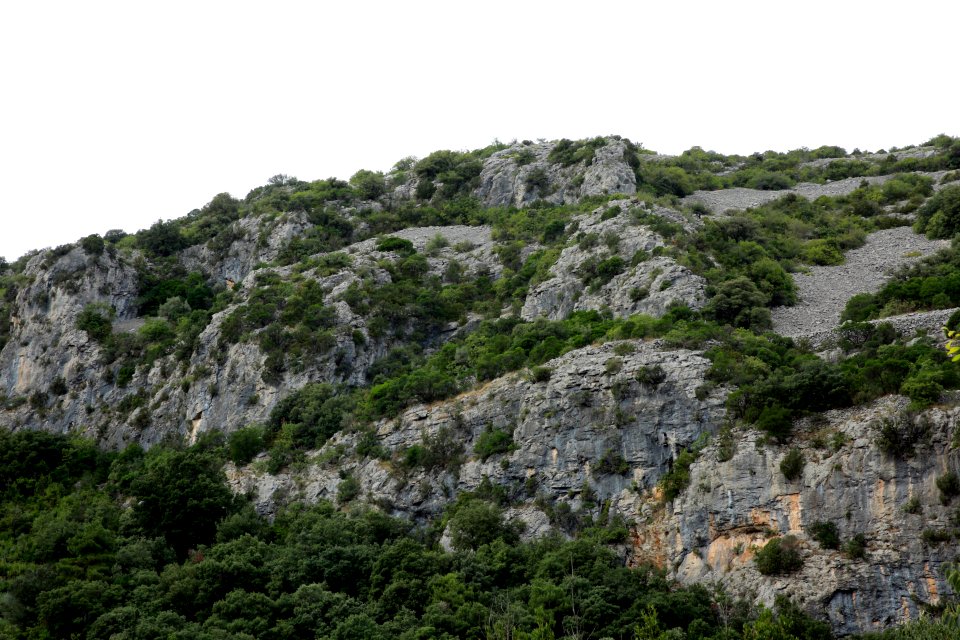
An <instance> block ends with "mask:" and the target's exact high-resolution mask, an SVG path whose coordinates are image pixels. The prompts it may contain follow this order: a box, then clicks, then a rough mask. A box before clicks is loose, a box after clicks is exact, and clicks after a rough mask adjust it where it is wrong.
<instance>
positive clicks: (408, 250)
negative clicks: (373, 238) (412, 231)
mask: <svg viewBox="0 0 960 640" xmlns="http://www.w3.org/2000/svg"><path fill="white" fill-rule="evenodd" d="M377 251H384V252H386V251H393V252H395V253H398V254H400V255H403V256H407V255H411V254H413V253H416V249H414V248H413V243H412V242H410V241H409V240H406V239H404V238H397V237H396V236H387V237H386V238H382V239H380V240H379V241H378V242H377Z"/></svg>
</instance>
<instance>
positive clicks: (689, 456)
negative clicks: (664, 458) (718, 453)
mask: <svg viewBox="0 0 960 640" xmlns="http://www.w3.org/2000/svg"><path fill="white" fill-rule="evenodd" d="M699 453H700V452H699V448H698V447H696V446H694V447H692V448H690V449H684V450H683V451H681V452H680V455H678V456H677V459H676V460H674V462H673V467H671V469H670V470H669V471H668V472H667V473H665V474H663V476H662V477H661V478H660V482H659V485H660V488H661V489H662V490H663V500H664V501H665V502H670V501H672V500H675V499H676V498H677V496H679V495H680V494H681V493H682V492H683V490H684V489H686V488H687V487H688V486H689V485H690V467H691V465H693V463H694V462H695V461H696V460H697V456H698V455H699Z"/></svg>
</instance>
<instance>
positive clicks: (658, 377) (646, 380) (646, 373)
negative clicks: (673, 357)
mask: <svg viewBox="0 0 960 640" xmlns="http://www.w3.org/2000/svg"><path fill="white" fill-rule="evenodd" d="M666 379H667V372H666V371H664V370H663V367H661V366H660V365H659V364H654V365H641V366H640V367H639V368H638V369H637V374H636V380H637V382H639V383H640V384H647V385H650V386H653V387H655V386H657V385H659V384H661V383H663V381H664V380H666Z"/></svg>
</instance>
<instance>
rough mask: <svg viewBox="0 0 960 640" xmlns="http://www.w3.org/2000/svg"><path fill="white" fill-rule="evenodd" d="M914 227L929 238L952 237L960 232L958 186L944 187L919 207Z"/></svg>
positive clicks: (959, 196)
mask: <svg viewBox="0 0 960 640" xmlns="http://www.w3.org/2000/svg"><path fill="white" fill-rule="evenodd" d="M914 229H915V230H916V231H917V233H925V234H927V236H928V237H930V238H952V237H953V236H955V235H956V234H957V233H960V186H957V185H950V186H948V187H944V188H943V189H942V190H940V191H938V192H937V193H936V194H935V195H934V196H933V197H932V198H930V200H928V201H927V203H926V204H924V205H923V206H922V207H920V209H919V210H918V211H917V221H916V223H915V224H914Z"/></svg>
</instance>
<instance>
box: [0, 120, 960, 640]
mask: <svg viewBox="0 0 960 640" xmlns="http://www.w3.org/2000/svg"><path fill="white" fill-rule="evenodd" d="M948 142H950V144H946V145H941V146H939V147H936V146H931V147H929V148H925V149H923V150H921V151H918V152H916V153H913V152H910V151H908V152H907V153H904V154H902V157H897V156H891V155H882V156H878V157H875V158H870V157H852V156H850V157H846V156H844V155H843V154H841V153H839V152H838V151H836V150H835V149H826V150H823V151H821V150H815V151H814V152H810V151H809V150H799V151H797V152H790V153H789V154H781V155H769V154H765V155H760V154H755V156H750V157H738V156H737V157H735V156H720V155H719V154H713V153H712V152H703V151H702V150H698V149H693V150H691V151H690V152H687V153H685V154H684V155H683V156H679V157H676V158H667V157H661V156H655V155H652V154H650V153H647V152H645V151H644V150H642V149H640V148H638V147H636V146H635V145H633V144H632V143H630V142H629V141H627V140H625V139H621V138H619V137H616V136H612V137H608V138H596V139H593V140H587V141H579V142H571V141H568V140H564V141H559V142H551V143H547V142H538V143H532V142H523V143H518V144H512V145H497V146H495V147H491V148H488V149H485V150H480V151H477V152H463V153H460V152H450V151H443V152H437V153H435V154H431V155H430V156H428V157H427V158H424V159H423V160H420V161H417V162H414V161H409V160H408V161H402V162H401V163H398V166H397V167H395V169H394V171H392V172H391V173H389V174H388V175H386V176H384V175H382V174H375V173H373V172H359V173H358V174H357V175H356V176H354V178H352V179H351V182H350V183H347V182H342V181H338V180H336V179H328V180H320V181H315V182H312V183H306V182H302V181H298V180H296V179H294V178H289V177H286V176H277V177H275V178H274V179H272V180H271V182H270V184H268V185H266V186H264V187H261V188H259V189H256V190H254V191H253V192H251V194H250V195H248V196H247V198H246V199H245V200H244V201H242V202H241V201H237V200H233V199H232V198H230V197H229V196H227V195H226V194H221V195H219V196H217V197H216V198H214V199H213V200H212V201H211V203H209V204H208V205H207V206H205V207H204V208H203V209H202V210H198V211H196V212H192V213H191V214H190V215H189V216H188V217H187V218H185V219H181V220H179V221H172V222H169V223H158V224H157V225H154V227H152V228H151V229H148V230H144V231H142V232H140V233H138V234H137V235H136V236H126V237H124V236H123V234H116V235H115V236H113V237H108V238H103V239H101V238H99V237H96V236H91V237H88V238H85V239H83V240H82V241H80V242H79V243H78V244H77V245H76V246H73V245H68V246H65V247H59V248H57V249H54V250H50V251H46V252H42V253H38V254H36V255H33V256H28V257H27V258H25V259H23V260H21V261H19V262H18V263H17V264H15V265H14V266H13V267H12V268H11V269H8V270H7V271H6V272H5V273H4V274H3V278H4V279H3V288H4V289H5V291H4V299H5V300H6V304H5V306H4V307H3V312H4V314H5V318H7V322H6V323H4V324H2V327H0V328H2V329H3V331H2V332H0V335H2V337H3V342H2V343H0V344H2V350H0V392H2V394H3V397H2V401H3V402H2V410H0V425H2V426H4V427H6V428H9V429H13V430H19V429H45V430H49V431H55V432H59V433H70V434H82V435H87V436H90V437H93V438H95V439H97V440H98V441H99V442H101V443H102V444H104V445H106V446H111V447H117V448H119V447H121V446H122V445H125V444H129V443H138V444H141V445H144V446H150V445H154V444H156V443H160V442H186V443H193V442H195V441H197V440H198V439H199V438H200V437H201V436H203V435H204V434H209V433H213V432H216V431H220V432H223V433H225V434H228V435H232V434H238V433H240V434H243V435H244V436H249V437H250V438H251V441H253V442H255V444H256V446H255V448H256V450H255V451H253V452H252V453H253V454H256V455H255V456H254V458H253V460H252V461H250V460H238V461H237V463H235V464H230V465H228V469H227V470H228V474H229V476H230V480H231V483H232V486H233V487H234V489H235V491H236V492H237V493H244V494H252V495H254V496H255V504H256V508H257V510H258V511H259V512H260V513H261V514H265V515H273V514H275V513H276V512H277V511H278V509H279V508H280V507H282V506H283V505H285V504H288V503H290V502H291V501H307V502H316V501H318V500H332V501H336V502H338V503H339V504H340V506H346V505H347V504H349V503H367V504H372V505H376V506H377V507H378V508H380V509H383V510H384V511H387V512H389V513H392V514H395V515H402V516H405V517H409V518H412V519H414V520H416V521H417V522H422V523H427V522H440V521H442V517H443V513H444V510H445V508H446V507H447V505H448V504H449V503H450V502H451V501H452V500H454V499H456V498H457V496H463V495H468V494H469V495H472V496H479V498H478V499H485V500H491V501H494V502H496V503H497V504H503V505H504V506H506V513H507V515H508V517H510V518H512V519H514V520H517V521H522V522H524V523H525V525H526V532H525V534H524V535H526V536H532V537H536V536H542V535H546V534H547V533H549V532H555V533H558V534H560V535H570V536H572V535H576V533H577V531H578V530H580V529H582V528H584V527H586V526H588V524H592V523H598V522H612V521H614V520H615V521H618V522H620V521H622V522H626V523H628V524H629V526H630V529H631V534H632V540H631V542H630V543H629V544H627V545H625V546H623V547H621V551H622V553H623V554H624V556H625V557H628V558H629V559H630V561H631V562H634V563H640V562H652V563H654V564H656V565H657V566H659V567H661V568H663V569H664V570H666V571H667V572H669V575H670V576H671V577H673V578H676V579H677V580H680V581H682V582H684V583H688V584H692V583H695V582H719V583H721V584H723V585H724V586H726V588H728V589H729V590H730V591H731V592H732V593H734V594H735V595H741V596H747V595H748V594H749V593H750V592H755V593H756V595H757V597H758V598H759V599H760V600H761V601H762V602H764V603H767V604H771V605H772V604H773V602H774V597H775V596H776V595H778V594H788V595H791V596H793V597H794V598H796V599H797V600H798V601H799V602H801V604H803V606H804V607H806V608H807V609H808V610H809V611H811V612H813V613H815V614H817V615H820V616H824V617H826V618H828V619H829V620H830V622H831V624H832V626H833V628H834V630H835V631H837V632H838V633H851V632H855V631H862V630H868V629H874V628H880V627H883V626H885V625H888V624H890V623H893V622H895V621H898V620H901V619H903V618H906V617H915V616H916V615H917V614H918V613H919V611H920V610H921V605H924V604H930V605H936V604H937V603H938V602H940V601H941V599H942V597H943V595H944V594H946V593H948V592H949V587H948V586H947V585H946V583H945V582H944V580H943V576H942V567H943V564H944V563H945V562H947V561H948V560H949V558H950V557H952V551H953V547H952V543H953V538H954V532H953V528H954V526H955V523H954V521H953V520H952V519H951V518H952V514H951V512H950V510H949V508H948V507H947V506H945V505H943V504H939V503H938V494H937V491H938V490H937V489H936V486H937V480H938V478H941V477H943V476H944V475H946V474H948V473H950V472H952V471H955V470H956V469H957V468H958V460H957V459H956V456H955V455H954V453H953V449H952V447H953V442H954V431H955V429H956V427H957V424H956V423H957V411H956V408H955V404H956V398H955V394H954V395H951V392H949V390H950V389H954V388H957V387H958V386H960V379H958V375H957V374H955V373H953V372H952V370H951V369H950V368H949V367H948V366H947V363H946V362H945V361H943V360H944V359H943V358H942V354H940V351H939V347H938V345H937V336H936V335H933V336H931V337H929V338H923V337H914V335H913V331H912V329H913V328H915V326H914V324H911V323H910V322H906V321H905V322H904V323H901V324H897V322H894V324H895V326H898V327H901V328H909V329H911V330H910V331H903V333H904V335H902V336H898V335H897V333H896V331H886V330H885V329H876V330H870V331H867V330H863V329H861V330H860V331H865V332H866V333H865V334H864V335H863V336H859V337H858V339H857V340H847V341H846V342H842V341H841V342H842V344H839V347H840V349H839V351H835V352H834V353H832V354H831V358H832V360H830V361H826V360H821V359H819V358H818V357H817V356H816V355H814V354H812V353H810V352H809V351H806V350H804V349H803V348H799V347H797V346H796V345H795V344H794V343H793V342H791V341H790V340H786V339H784V338H783V337H781V336H777V335H773V334H765V333H764V332H765V331H766V330H767V329H769V328H771V327H772V328H773V329H774V330H775V331H777V332H779V333H780V334H781V335H782V336H803V337H809V336H811V335H812V334H813V333H815V332H816V331H819V330H821V329H829V328H831V327H832V326H833V325H835V324H836V321H837V316H838V315H839V312H840V309H841V308H842V305H844V304H845V303H846V299H847V298H848V297H849V296H850V294H852V293H856V292H860V291H874V290H876V289H877V288H878V287H879V286H880V285H881V284H882V283H883V282H884V281H886V280H887V279H888V278H889V277H890V276H889V275H888V274H887V273H886V272H885V271H883V270H881V269H879V268H878V266H880V265H881V263H884V262H887V263H889V266H893V265H894V263H897V264H899V263H903V262H906V261H907V260H908V258H909V256H907V255H905V254H907V253H909V252H912V251H914V250H916V251H919V252H921V253H924V254H927V253H931V252H933V251H934V250H935V249H938V248H942V247H944V246H945V243H943V242H937V241H929V240H925V239H922V238H920V237H919V236H917V235H915V234H913V232H912V231H910V230H909V228H908V227H905V226H900V225H903V224H904V223H905V222H909V221H910V220H912V219H913V218H914V217H915V216H917V215H920V214H923V212H924V209H923V207H926V206H927V204H925V203H929V202H931V200H930V198H931V195H932V194H934V193H935V192H940V193H951V191H948V190H951V189H956V188H957V187H956V186H955V185H952V184H951V178H955V177H956V171H953V173H949V172H948V169H955V167H954V164H952V163H954V162H955V161H956V162H957V163H960V143H957V144H953V143H952V141H948ZM954 147H956V151H957V152H956V153H955V149H954ZM771 153H772V152H771ZM818 153H819V155H818ZM823 154H832V155H834V156H836V157H820V156H821V155H823ZM955 156H956V157H955ZM891 157H892V158H893V159H892V160H891ZM783 167H787V168H786V169H784V168H783ZM802 180H807V181H808V182H802ZM810 180H820V181H821V182H820V183H812V182H809V181H810ZM828 180H830V181H831V182H827V181H828ZM863 180H866V184H863V183H862V182H863ZM752 187H760V188H757V189H754V188H752ZM705 189H712V190H710V191H707V190H705ZM918 211H919V212H920V213H919V214H918ZM937 215H941V216H943V214H942V213H939V214H937ZM108 235H109V234H108ZM891 239H892V240H891ZM888 241H889V242H888ZM864 243H865V244H864ZM890 243H892V244H890ZM890 246H895V247H897V248H896V250H895V251H893V252H892V253H893V254H894V255H887V256H881V255H878V252H877V247H885V248H886V250H887V253H890V251H889V247H890ZM844 254H845V255H846V263H845V264H839V265H838V263H842V262H843V261H844ZM864 257H866V258H869V259H866V260H864V259H862V258H864ZM883 266H886V265H883ZM804 270H805V271H808V272H811V273H812V275H805V274H803V273H802V271H804ZM837 273H842V274H843V276H842V277H843V280H844V281H843V283H842V284H843V286H837V287H832V289H833V290H832V291H830V296H829V297H828V296H825V295H822V293H823V286H819V287H812V288H811V287H810V286H809V284H808V283H809V282H818V283H822V282H827V281H828V280H824V279H822V278H821V276H822V275H824V274H837ZM829 277H836V276H833V275H831V276H829ZM808 278H809V279H810V280H807V279H808ZM943 280H944V282H938V283H934V284H937V286H940V287H941V289H942V290H938V292H939V293H940V294H941V295H942V296H945V297H946V299H947V300H952V298H950V296H951V295H954V293H951V292H954V289H952V288H951V287H953V284H952V281H950V282H946V281H947V280H949V277H945V278H943ZM828 298H829V299H828ZM798 299H799V304H798V305H796V306H789V305H791V304H793V303H796V302H797V300H798ZM943 299H944V298H939V299H938V302H937V305H939V306H937V305H934V307H933V308H937V309H939V311H936V312H935V313H939V314H941V315H937V316H936V319H937V320H938V321H939V320H941V319H943V320H946V316H947V315H949V313H948V312H947V311H945V310H944V309H945V308H944V306H943V305H942V304H941V303H942V302H943ZM957 303H960V300H954V302H953V304H952V306H956V304H957ZM783 305H787V306H783ZM914 306H915V307H916V308H917V310H923V309H925V308H926V307H923V305H920V304H917V305H914ZM771 310H772V312H771ZM828 316H829V317H828ZM928 328H929V327H928ZM938 355H939V356H940V359H939V360H938V359H937V356H938ZM945 392H946V393H945ZM907 396H908V397H909V400H908V399H907V398H906V397H907ZM908 402H911V403H912V405H911V409H910V410H909V411H908V410H906V409H905V407H906V405H907V403H908ZM885 424H886V425H889V424H893V425H894V426H893V427H891V428H893V429H894V432H895V434H899V433H900V431H903V432H904V434H905V435H904V437H906V435H910V437H911V438H913V440H912V441H911V442H910V443H909V444H910V445H911V447H912V448H913V449H914V450H915V451H907V450H906V449H904V450H903V451H894V450H892V449H891V448H890V447H889V446H887V445H886V444H884V443H885V442H886V441H885V440H884V439H883V438H881V437H880V435H882V434H883V433H887V432H884V425H885ZM910 425H915V426H916V428H913V427H911V426H910ZM898 430H899V431H898ZM888 431H889V429H888ZM918 434H919V435H918ZM889 435H890V434H889V433H887V435H886V436H884V438H888V437H889ZM788 443H789V445H788ZM790 451H795V453H790ZM788 453H790V455H791V456H793V458H794V459H796V457H797V456H798V455H801V456H802V457H803V459H805V460H806V465H805V466H803V465H801V468H802V469H801V471H800V473H799V475H798V476H796V477H794V478H793V479H790V480H788V479H787V478H786V476H785V474H784V472H782V471H781V466H780V463H781V462H782V461H783V460H784V458H785V457H786V456H787V454H788ZM910 454H912V456H911V455H910ZM791 475H794V474H791ZM914 498H915V499H916V500H913V499H914ZM949 498H950V496H944V499H945V500H948V499H949ZM905 502H909V504H910V505H911V506H910V510H909V513H908V512H904V511H903V510H902V509H901V503H905ZM918 509H919V511H920V512H921V513H922V514H923V516H924V517H919V516H918V513H917V510H918ZM816 523H833V524H834V525H835V526H836V527H837V531H838V534H839V535H840V537H841V538H842V539H843V540H844V541H846V542H849V540H851V539H853V537H854V536H856V535H862V536H864V538H863V540H864V541H865V544H866V554H865V555H862V554H859V553H853V552H850V553H848V554H847V556H842V555H841V554H840V552H838V551H836V550H824V549H820V548H819V547H818V545H817V543H815V542H814V535H813V530H814V529H815V527H814V525H815V524H816ZM931 523H932V524H931ZM931 527H933V528H934V529H936V530H937V531H939V532H941V533H939V534H936V533H935V534H928V535H927V536H926V539H925V538H924V531H925V530H927V529H929V528H931ZM788 534H789V535H793V536H796V538H797V540H798V542H796V545H797V548H798V549H799V552H800V556H801V557H802V558H803V560H804V564H803V567H802V568H800V569H798V571H797V572H794V573H791V572H789V571H783V572H781V573H779V574H776V575H772V576H768V575H761V574H759V573H758V570H757V568H756V563H755V562H753V560H752V559H753V558H754V557H755V556H756V554H757V552H758V551H759V549H760V548H761V547H763V546H764V545H766V544H768V542H769V541H770V540H777V539H779V536H781V535H788ZM449 541H450V538H449V532H448V535H447V536H445V537H444V538H443V543H444V544H448V543H449ZM904 541H907V542H904ZM791 544H792V543H791Z"/></svg>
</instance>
